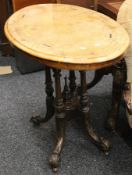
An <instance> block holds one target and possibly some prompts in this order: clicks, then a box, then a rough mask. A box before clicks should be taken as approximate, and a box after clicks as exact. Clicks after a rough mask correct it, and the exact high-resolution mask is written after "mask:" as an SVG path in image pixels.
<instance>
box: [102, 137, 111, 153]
mask: <svg viewBox="0 0 132 175" xmlns="http://www.w3.org/2000/svg"><path fill="white" fill-rule="evenodd" d="M111 147H112V145H111V143H110V141H109V140H107V139H105V138H103V137H100V149H101V150H102V151H103V152H104V153H105V155H108V154H109V151H110V149H111Z"/></svg>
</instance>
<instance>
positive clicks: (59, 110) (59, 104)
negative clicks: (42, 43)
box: [49, 70, 65, 172]
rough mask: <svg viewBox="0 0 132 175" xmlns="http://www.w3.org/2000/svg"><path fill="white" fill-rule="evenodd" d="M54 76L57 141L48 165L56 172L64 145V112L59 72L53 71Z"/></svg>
mask: <svg viewBox="0 0 132 175" xmlns="http://www.w3.org/2000/svg"><path fill="white" fill-rule="evenodd" d="M54 76H55V91H56V99H55V111H56V114H55V115H56V131H57V141H56V145H55V147H54V150H53V153H52V154H51V157H50V159H49V164H50V165H51V167H52V169H53V171H55V172H56V171H57V170H58V166H59V159H60V153H61V151H62V148H63V143H64V134H65V111H64V103H63V98H62V93H61V85H60V71H59V70H54Z"/></svg>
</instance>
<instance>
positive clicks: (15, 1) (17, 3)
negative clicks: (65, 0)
mask: <svg viewBox="0 0 132 175" xmlns="http://www.w3.org/2000/svg"><path fill="white" fill-rule="evenodd" d="M57 1H58V3H60V1H61V0H28V1H27V0H12V6H13V12H15V11H17V10H19V9H21V8H23V7H26V6H29V5H32V4H43V3H56V2H57Z"/></svg>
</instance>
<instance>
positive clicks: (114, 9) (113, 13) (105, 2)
mask: <svg viewBox="0 0 132 175" xmlns="http://www.w3.org/2000/svg"><path fill="white" fill-rule="evenodd" d="M123 2H124V0H98V11H99V12H101V13H103V14H105V15H108V16H110V17H111V18H113V19H116V17H117V14H118V11H119V9H120V7H121V5H122V3H123Z"/></svg>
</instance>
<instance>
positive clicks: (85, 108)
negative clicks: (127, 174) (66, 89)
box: [80, 71, 111, 154]
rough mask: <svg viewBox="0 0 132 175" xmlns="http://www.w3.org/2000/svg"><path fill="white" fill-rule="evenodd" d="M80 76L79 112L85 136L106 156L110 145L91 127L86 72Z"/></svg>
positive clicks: (82, 72)
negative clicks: (84, 128) (83, 124)
mask: <svg viewBox="0 0 132 175" xmlns="http://www.w3.org/2000/svg"><path fill="white" fill-rule="evenodd" d="M80 75H81V98H80V104H81V111H82V114H83V117H84V122H85V127H86V131H87V134H88V136H89V137H90V138H91V139H92V141H93V142H94V143H95V145H96V146H98V147H99V148H100V149H101V150H102V151H103V152H104V153H106V154H107V153H108V152H109V150H110V148H111V144H110V142H109V141H108V140H106V139H105V138H103V137H101V136H99V135H98V134H97V133H96V131H95V130H94V129H93V127H92V124H91V121H90V117H89V98H88V94H87V84H86V72H85V71H81V72H80Z"/></svg>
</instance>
